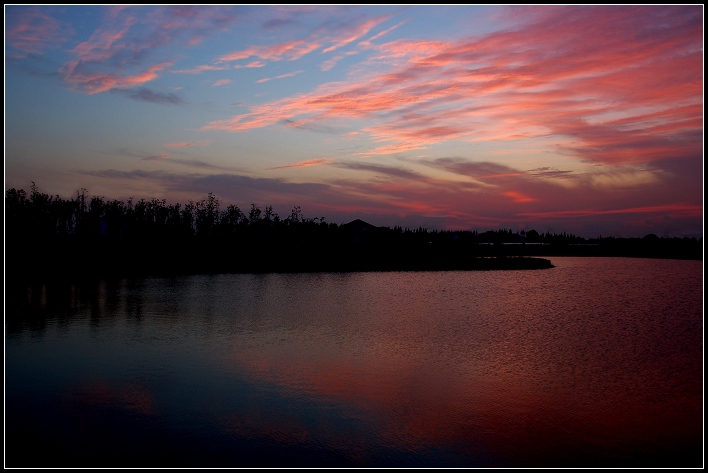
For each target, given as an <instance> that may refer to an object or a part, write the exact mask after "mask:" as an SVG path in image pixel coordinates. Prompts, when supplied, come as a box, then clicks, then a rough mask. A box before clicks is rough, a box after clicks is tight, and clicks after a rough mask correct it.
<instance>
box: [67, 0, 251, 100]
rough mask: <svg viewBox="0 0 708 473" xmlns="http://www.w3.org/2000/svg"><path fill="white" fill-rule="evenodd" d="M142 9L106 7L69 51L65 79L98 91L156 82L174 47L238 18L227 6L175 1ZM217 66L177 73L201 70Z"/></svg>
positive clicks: (85, 89)
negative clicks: (94, 25) (95, 24)
mask: <svg viewBox="0 0 708 473" xmlns="http://www.w3.org/2000/svg"><path fill="white" fill-rule="evenodd" d="M142 8H143V7H139V6H138V7H132V6H129V7H120V8H118V7H109V8H107V10H106V15H105V21H104V24H103V25H102V26H101V27H99V28H98V29H96V30H95V31H94V32H93V34H92V35H91V37H90V38H89V39H88V40H86V41H84V42H82V43H79V44H78V45H77V46H76V47H74V48H73V49H72V50H71V51H70V53H71V54H72V55H73V56H74V58H73V59H71V60H69V61H67V62H66V63H65V64H64V65H63V66H62V68H61V69H60V73H61V74H62V76H63V77H64V80H65V81H66V83H68V84H70V85H71V86H72V87H73V88H74V89H76V90H79V91H82V92H85V93H88V94H96V93H100V92H106V91H109V90H113V89H129V88H133V87H136V86H140V85H143V84H145V83H147V82H151V81H154V80H155V79H157V78H158V77H159V74H160V73H161V72H162V71H163V70H165V69H166V68H168V67H170V66H172V64H173V63H174V60H173V59H171V56H172V54H173V53H172V52H170V51H169V47H170V46H174V45H183V46H186V47H189V46H193V45H195V44H198V43H199V42H200V41H201V40H202V39H203V38H204V37H205V36H207V35H209V34H213V32H214V31H219V30H223V29H224V28H225V27H226V26H228V25H229V24H231V23H233V22H234V21H236V20H237V18H238V17H237V15H235V14H233V13H232V11H231V9H230V8H228V7H227V8H222V7H201V6H199V7H197V6H173V7H164V8H156V9H151V10H147V14H145V11H146V10H144V9H142ZM215 67H217V66H214V65H209V66H197V67H196V68H193V69H182V70H180V71H179V72H182V73H199V72H203V71H204V70H212V69H214V68H215ZM172 103H174V102H172Z"/></svg>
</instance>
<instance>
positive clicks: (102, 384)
mask: <svg viewBox="0 0 708 473" xmlns="http://www.w3.org/2000/svg"><path fill="white" fill-rule="evenodd" d="M65 401H66V402H68V403H79V404H86V405H90V406H96V407H104V408H119V409H125V410H128V411H134V412H136V413H138V414H143V415H151V414H154V413H155V410H154V399H153V396H152V394H151V393H150V392H149V391H148V390H147V389H146V388H145V387H144V386H141V385H139V384H135V383H128V384H124V385H118V386H115V385H111V384H109V383H108V382H106V381H88V382H84V383H82V384H80V385H79V386H77V387H75V388H73V389H71V390H70V391H69V392H67V396H66V399H65Z"/></svg>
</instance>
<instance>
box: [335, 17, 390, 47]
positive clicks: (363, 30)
mask: <svg viewBox="0 0 708 473" xmlns="http://www.w3.org/2000/svg"><path fill="white" fill-rule="evenodd" d="M389 18H390V15H381V16H377V17H375V18H371V19H369V20H365V21H363V22H352V23H350V24H348V25H341V26H340V27H339V28H337V31H338V35H337V36H336V37H334V38H332V40H331V42H333V43H334V44H333V45H332V46H329V47H327V48H325V49H323V50H322V52H323V53H329V52H331V51H334V50H336V49H339V48H341V47H343V46H346V45H347V44H349V43H353V42H354V41H356V40H358V39H359V38H361V37H362V36H364V35H366V34H367V33H368V32H369V31H371V29H372V28H374V27H376V26H377V25H379V24H381V23H383V22H384V21H386V20H388V19H389Z"/></svg>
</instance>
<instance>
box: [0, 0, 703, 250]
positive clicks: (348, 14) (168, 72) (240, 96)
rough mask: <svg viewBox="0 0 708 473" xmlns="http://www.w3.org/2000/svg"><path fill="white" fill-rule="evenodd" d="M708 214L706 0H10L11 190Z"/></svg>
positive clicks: (538, 211)
mask: <svg viewBox="0 0 708 473" xmlns="http://www.w3.org/2000/svg"><path fill="white" fill-rule="evenodd" d="M31 181H34V182H35V183H36V185H37V187H38V188H39V190H40V191H42V192H45V193H48V194H51V195H59V196H60V197H62V198H71V197H73V196H75V195H76V192H77V190H78V189H80V188H85V189H87V191H88V193H89V194H90V195H100V196H104V197H106V198H108V199H120V200H125V199H127V198H128V197H131V196H133V197H135V198H136V199H140V198H145V199H152V198H158V199H166V200H167V202H168V203H178V202H179V203H186V202H188V201H189V200H195V201H196V200H201V199H203V198H205V197H206V196H207V194H208V193H209V192H213V193H214V194H215V195H216V196H217V197H219V199H220V201H221V203H222V206H223V207H225V206H226V205H228V204H236V205H238V206H239V207H240V208H241V209H242V210H245V211H247V210H248V209H249V208H250V206H251V204H252V203H255V204H257V205H259V206H261V207H264V206H266V205H272V206H273V208H274V210H275V212H277V213H278V214H279V215H280V216H281V217H287V216H288V215H289V214H290V210H291V209H292V208H293V206H300V207H301V209H302V213H303V215H304V216H305V217H325V218H326V220H327V221H328V222H333V223H337V224H341V223H346V222H348V221H350V220H352V219H354V218H362V219H364V220H366V221H368V222H370V223H372V224H375V225H385V226H394V225H401V226H403V227H409V228H417V227H418V226H424V227H427V228H429V229H464V230H478V231H485V230H490V229H498V228H505V229H512V230H514V231H518V230H530V229H536V230H537V231H540V232H546V231H550V232H569V233H574V234H576V235H579V236H583V237H587V238H592V237H597V236H599V235H602V236H621V237H633V236H644V235H646V234H649V233H655V234H657V235H659V236H679V237H683V236H702V234H703V5H688V6H621V7H615V6H564V7H556V6H530V7H523V6H405V5H404V6H396V5H393V6H248V5H245V6H231V7H202V6H174V7H162V6H158V7H144V6H127V7H123V6H106V7H104V6H88V7H83V6H56V7H45V6H6V7H5V188H6V189H10V188H23V189H26V190H29V187H30V182H31Z"/></svg>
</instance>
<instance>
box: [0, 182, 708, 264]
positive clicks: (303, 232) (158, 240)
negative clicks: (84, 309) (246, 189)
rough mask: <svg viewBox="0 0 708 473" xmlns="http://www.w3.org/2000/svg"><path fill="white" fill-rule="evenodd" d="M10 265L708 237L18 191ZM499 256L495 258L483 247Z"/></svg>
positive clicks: (468, 250) (580, 249) (539, 250)
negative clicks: (597, 234)
mask: <svg viewBox="0 0 708 473" xmlns="http://www.w3.org/2000/svg"><path fill="white" fill-rule="evenodd" d="M5 218H6V221H5V239H6V240H5V244H6V269H7V270H8V274H10V275H14V276H18V277H19V276H31V275H51V274H52V273H56V274H58V275H59V274H61V275H66V274H71V273H76V274H91V273H96V272H99V273H116V274H143V273H151V274H174V273H185V272H272V271H356V270H417V269H438V270H439V269H506V268H513V269H525V268H534V269H535V268H545V267H551V266H552V265H551V264H550V262H549V261H548V260H543V259H540V258H533V259H532V258H499V257H510V256H540V255H546V256H551V255H563V256H568V255H587V256H642V257H668V258H682V259H701V258H702V248H703V243H702V238H701V239H698V240H697V239H696V238H691V239H689V238H683V239H681V238H659V237H657V236H656V235H648V236H646V237H644V238H628V239H624V238H611V237H610V238H597V239H590V240H586V239H584V238H580V237H577V236H575V235H572V234H566V233H561V234H555V233H554V234H550V233H545V234H543V233H539V232H537V231H536V230H529V231H521V232H512V231H511V230H504V229H501V230H490V231H485V232H478V231H476V230H475V231H438V230H427V229H425V228H417V229H409V228H405V229H404V228H401V227H393V228H389V227H375V226H373V225H370V224H368V223H366V222H363V221H361V220H354V221H352V222H349V223H346V224H340V225H337V224H336V223H331V222H326V221H325V218H324V217H315V218H307V217H305V216H304V215H303V213H302V211H301V209H300V207H299V206H295V207H294V208H293V209H292V212H291V213H290V215H288V216H287V217H286V218H281V217H280V216H279V215H278V214H277V213H275V212H274V211H273V208H272V206H266V207H264V208H261V207H259V206H258V205H256V204H252V205H251V208H250V209H248V210H246V211H244V210H242V209H240V208H239V207H238V206H236V205H233V204H232V205H228V206H227V207H226V208H222V206H221V202H220V201H219V199H218V197H216V196H215V195H214V194H212V193H209V194H208V196H207V198H206V199H203V200H201V201H198V202H194V201H189V202H188V203H187V204H184V205H182V204H179V203H177V204H167V203H166V201H165V200H164V199H162V200H160V199H152V200H145V199H140V200H135V199H133V198H131V199H128V201H126V202H123V201H119V200H107V199H105V198H104V197H100V196H89V195H87V192H86V190H85V189H81V190H80V191H77V193H76V196H75V197H73V198H70V199H62V198H61V197H59V196H50V195H47V194H45V193H42V192H40V191H39V190H38V189H37V187H36V186H35V184H34V183H32V186H31V190H30V193H29V196H28V195H27V192H26V191H24V190H23V189H20V190H17V189H14V188H13V189H10V190H8V191H6V197H5ZM490 256H492V257H498V258H495V259H494V260H488V259H486V258H482V257H490Z"/></svg>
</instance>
